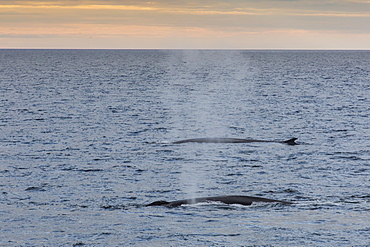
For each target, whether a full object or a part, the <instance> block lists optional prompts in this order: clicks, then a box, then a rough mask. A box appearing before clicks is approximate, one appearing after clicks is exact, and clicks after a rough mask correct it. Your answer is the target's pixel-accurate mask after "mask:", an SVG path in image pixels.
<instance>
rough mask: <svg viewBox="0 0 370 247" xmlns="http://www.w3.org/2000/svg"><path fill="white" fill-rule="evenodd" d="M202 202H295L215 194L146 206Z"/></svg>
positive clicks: (249, 203) (244, 203)
mask: <svg viewBox="0 0 370 247" xmlns="http://www.w3.org/2000/svg"><path fill="white" fill-rule="evenodd" d="M200 202H222V203H225V204H241V205H251V204H252V203H253V202H272V203H273V202H275V203H281V204H285V205H290V204H293V202H287V201H280V200H274V199H268V198H263V197H255V196H239V195H235V196H234V195H232V196H213V197H199V198H192V199H185V200H178V201H172V202H167V201H155V202H152V203H150V204H148V205H146V206H165V207H169V208H173V207H178V206H181V205H184V204H195V203H200Z"/></svg>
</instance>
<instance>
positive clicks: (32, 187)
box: [0, 50, 370, 246]
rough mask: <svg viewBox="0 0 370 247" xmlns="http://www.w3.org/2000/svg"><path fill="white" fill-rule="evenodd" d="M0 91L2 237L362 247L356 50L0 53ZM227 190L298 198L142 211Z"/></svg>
mask: <svg viewBox="0 0 370 247" xmlns="http://www.w3.org/2000/svg"><path fill="white" fill-rule="evenodd" d="M0 97H1V98H0V100H1V104H0V113H1V114H0V125H1V131H0V220H1V222H2V224H1V225H0V246H73V245H75V246H81V245H87V246H251V245H263V246H303V245H305V246H369V245H370V240H369V239H370V224H369V222H370V129H369V128H370V119H369V114H370V100H369V97H370V52H369V51H195V50H194V51H181V50H178V51H168V50H0ZM196 137H234V138H256V139H264V140H286V139H289V138H291V137H297V138H299V139H298V142H299V143H300V144H301V145H298V146H288V145H283V144H279V143H249V144H248V143H245V144H243V143H242V144H197V143H189V144H181V145H173V144H170V142H171V141H177V140H180V139H186V138H196ZM231 194H240V195H250V196H262V197H267V198H272V199H279V200H288V201H293V202H295V204H294V205H292V206H284V205H279V204H255V205H252V206H238V205H223V204H217V203H209V204H205V203H203V204H199V205H189V206H182V207H179V208H173V209H169V208H165V207H143V205H145V204H147V203H150V202H152V201H156V200H178V199H185V198H189V197H193V196H196V197H200V196H218V195H231Z"/></svg>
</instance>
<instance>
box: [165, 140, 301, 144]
mask: <svg viewBox="0 0 370 247" xmlns="http://www.w3.org/2000/svg"><path fill="white" fill-rule="evenodd" d="M295 140H297V138H292V139H289V140H286V141H265V140H254V139H240V138H194V139H186V140H181V141H176V142H172V144H182V143H188V142H196V143H250V142H277V143H284V144H288V145H298V144H297V143H296V142H295Z"/></svg>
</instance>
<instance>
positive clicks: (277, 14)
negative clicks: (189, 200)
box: [0, 0, 370, 49]
mask: <svg viewBox="0 0 370 247" xmlns="http://www.w3.org/2000/svg"><path fill="white" fill-rule="evenodd" d="M369 23H370V0H353V1H348V0H311V1H309V0H282V1H278V0H216V1H210V0H209V1H207V0H205V1H191V0H182V1H181V0H175V1H169V0H167V1H166V0H160V1H152V2H150V1H125V0H124V1H118V0H105V1H103V0H91V1H76V0H75V1H3V0H0V48H107V49H110V48H120V49H131V48H160V49H161V48H169V49H173V48H178V49H193V48H194V49H197V48H198V49H370V25H369Z"/></svg>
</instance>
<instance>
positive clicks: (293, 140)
mask: <svg viewBox="0 0 370 247" xmlns="http://www.w3.org/2000/svg"><path fill="white" fill-rule="evenodd" d="M297 139H298V138H292V139H289V140H286V141H283V143H285V144H288V145H298V143H296V142H295V140H297Z"/></svg>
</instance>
